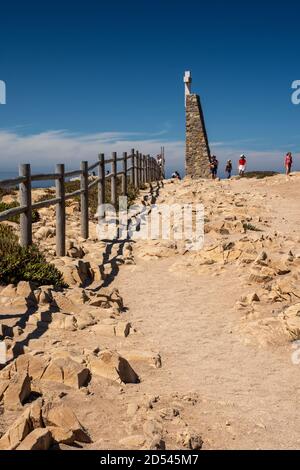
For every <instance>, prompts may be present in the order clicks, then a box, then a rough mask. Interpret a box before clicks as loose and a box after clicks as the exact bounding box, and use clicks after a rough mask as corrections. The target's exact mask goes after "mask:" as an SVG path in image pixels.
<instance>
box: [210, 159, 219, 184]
mask: <svg viewBox="0 0 300 470" xmlns="http://www.w3.org/2000/svg"><path fill="white" fill-rule="evenodd" d="M209 166H210V171H211V176H212V179H213V180H215V179H216V177H217V174H218V166H219V162H218V160H217V157H216V156H215V155H213V156H212V157H211V162H210V165H209Z"/></svg>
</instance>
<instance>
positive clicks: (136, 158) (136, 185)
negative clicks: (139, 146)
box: [133, 152, 139, 188]
mask: <svg viewBox="0 0 300 470" xmlns="http://www.w3.org/2000/svg"><path fill="white" fill-rule="evenodd" d="M138 154H139V152H136V153H135V154H134V159H133V160H134V186H135V187H136V188H138V187H139V179H138Z"/></svg>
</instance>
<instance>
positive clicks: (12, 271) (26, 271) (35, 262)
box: [0, 224, 65, 288]
mask: <svg viewBox="0 0 300 470" xmlns="http://www.w3.org/2000/svg"><path fill="white" fill-rule="evenodd" d="M19 281H32V282H34V283H36V285H37V286H42V285H54V286H55V287H57V288H60V287H65V284H64V282H63V276H62V274H61V273H60V272H59V271H58V270H57V269H56V267H55V266H54V265H53V264H51V263H48V262H47V261H46V258H45V256H44V255H43V254H42V253H40V252H39V250H38V248H37V247H36V246H34V245H33V246H31V247H28V248H22V247H21V246H20V245H19V243H18V237H17V236H16V234H15V233H14V231H13V230H12V228H11V227H9V226H8V225H4V224H0V282H1V283H3V284H17V283H18V282H19Z"/></svg>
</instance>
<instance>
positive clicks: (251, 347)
mask: <svg viewBox="0 0 300 470" xmlns="http://www.w3.org/2000/svg"><path fill="white" fill-rule="evenodd" d="M299 183H300V174H297V175H294V176H293V177H292V178H291V179H290V181H289V182H287V181H286V179H285V177H284V176H283V175H281V176H276V177H272V178H268V179H264V180H253V179H251V180H247V179H244V180H233V181H221V182H215V183H214V182H206V183H204V186H203V190H202V189H201V190H200V191H198V193H197V191H196V190H195V191H194V187H193V184H194V183H191V184H190V183H188V182H186V181H183V182H181V183H179V182H177V183H174V184H172V183H170V182H166V184H165V187H164V188H162V189H161V190H160V195H159V197H158V200H157V202H158V203H160V202H164V203H165V202H169V203H172V202H178V201H179V202H180V201H181V202H187V200H189V199H191V200H192V201H193V202H198V199H199V202H201V200H202V199H203V198H202V194H203V195H204V196H205V198H206V199H205V198H204V200H203V201H202V202H204V205H205V213H206V216H209V217H210V218H211V221H210V222H214V218H215V216H216V214H218V216H219V218H220V219H223V218H225V215H224V214H225V213H226V214H227V215H228V214H229V215H230V214H231V211H232V213H233V212H234V211H239V210H240V209H241V206H244V209H243V207H242V210H244V211H245V212H246V213H247V211H248V212H250V211H253V213H254V214H256V215H255V216H253V217H254V218H253V220H254V219H255V217H258V216H259V219H257V220H259V221H258V222H257V221H256V222H255V224H257V225H259V226H260V227H261V229H262V231H261V232H257V233H256V232H254V233H253V232H251V233H248V234H247V236H249V237H254V238H255V237H258V238H259V237H261V236H263V237H265V239H267V237H268V236H270V237H272V239H273V240H274V239H277V238H280V240H281V248H278V246H279V245H276V244H275V245H274V247H273V248H272V245H271V246H270V248H268V250H269V251H270V253H271V255H272V256H273V255H274V257H275V258H276V257H278V256H286V254H287V252H288V251H289V250H290V249H291V246H292V247H293V251H295V250H296V252H297V253H298V254H299V253H300V234H299V226H300V217H299V216H300V208H299V200H300V184H299ZM198 189H199V188H198ZM201 191H202V192H201ZM226 195H227V196H228V195H229V196H228V199H227V202H226V204H225V203H223V201H225V199H224V198H225V196H226ZM227 196H226V197H227ZM232 201H233V202H232ZM241 201H242V202H241ZM212 206H213V207H214V211H213V213H212V212H211V208H212ZM72 217H73V216H72ZM70 220H73V219H70ZM255 220H256V219H255ZM253 223H254V222H253ZM73 226H74V227H78V226H79V224H78V222H76V221H73ZM72 230H73V232H74V230H75V228H72ZM75 235H76V234H75ZM75 235H74V233H73V234H72V237H73V238H74V236H75ZM244 236H245V235H243V234H241V233H239V234H238V233H233V234H230V235H228V236H225V237H223V235H220V234H216V233H215V234H214V232H211V233H209V234H208V235H206V237H205V239H206V243H208V242H211V240H213V237H215V240H217V241H218V243H219V242H220V241H221V243H222V241H223V238H224V240H227V241H228V240H229V239H231V238H230V237H232V239H233V240H238V239H240V238H242V237H244ZM222 237H223V238H222ZM75 238H76V237H75ZM45 243H46V244H47V243H49V242H47V241H46V242H45ZM83 247H88V248H89V251H90V255H91V253H92V255H93V256H94V258H95V259H102V252H101V250H103V244H101V249H100V245H99V246H98V244H97V242H96V241H95V242H92V241H89V242H88V244H87V243H86V244H84V243H83ZM145 249H146V250H147V242H145V244H144V242H141V241H140V242H138V243H136V244H135V243H133V255H134V260H135V264H133V265H130V264H128V265H126V264H125V265H123V264H121V265H116V263H115V256H116V254H117V253H116V252H117V245H116V246H112V247H111V248H109V249H108V250H107V247H106V253H108V255H107V256H106V257H105V264H106V272H107V273H109V272H110V271H111V276H108V281H107V282H106V284H108V285H109V287H110V288H111V287H117V288H118V289H119V291H120V294H121V296H122V297H123V300H124V304H125V307H126V312H124V313H123V314H122V316H123V319H124V320H128V321H130V322H131V324H132V326H133V328H134V330H135V332H134V331H132V334H130V335H129V336H128V337H127V338H124V337H123V338H121V337H114V338H111V337H106V336H103V335H101V334H100V335H99V333H98V332H97V325H96V326H91V327H88V328H86V329H84V330H80V331H74V332H70V331H59V332H57V331H55V330H54V331H52V330H48V331H46V332H44V333H43V335H42V336H41V337H38V338H36V339H33V340H32V341H31V344H30V347H33V348H35V349H37V348H40V349H41V350H42V351H43V350H44V351H47V350H48V349H49V348H55V347H56V345H57V347H63V348H66V349H67V350H68V351H71V352H72V351H76V353H78V351H81V352H82V351H83V350H84V349H86V348H87V349H89V350H92V349H93V348H95V347H97V346H98V347H99V348H100V349H105V348H110V349H113V350H117V351H119V352H120V354H122V355H123V356H124V357H125V358H128V360H129V362H130V363H131V364H132V366H133V368H134V369H135V370H136V372H137V373H138V374H139V376H140V378H141V382H140V383H139V384H128V385H124V386H123V385H122V386H120V385H119V384H116V383H111V382H108V381H107V380H105V379H101V378H99V377H93V379H92V381H91V383H90V384H89V385H88V387H86V388H83V389H81V390H72V389H70V388H66V387H64V386H61V385H57V384H54V385H53V386H50V385H49V387H48V389H47V391H46V392H45V398H49V397H50V398H51V399H52V398H53V397H54V398H55V396H56V395H57V394H58V393H59V392H62V391H63V392H64V396H63V398H61V400H62V401H63V402H64V403H65V404H67V405H69V406H71V407H72V409H73V410H74V411H76V414H77V416H78V418H79V419H80V421H81V423H83V424H84V426H85V427H86V429H88V431H89V433H90V435H91V437H92V439H93V443H92V444H90V445H84V446H83V447H85V448H90V449H118V448H121V449H122V448H123V449H131V448H143V447H144V448H145V444H143V443H140V442H139V441H140V440H141V436H142V435H144V434H147V429H148V428H147V427H149V426H150V427H151V426H159V427H160V426H161V427H162V436H163V439H164V441H165V443H166V448H167V449H173V448H186V446H184V445H183V443H182V440H181V438H178V434H181V433H183V432H184V430H185V429H188V430H189V432H190V433H195V435H198V436H199V435H200V436H201V437H202V439H203V441H204V444H203V448H204V449H298V448H299V447H300V417H299V414H298V413H297V409H298V404H299V400H300V385H299V373H300V369H299V367H300V365H298V366H297V365H295V364H293V363H292V360H291V355H292V352H293V351H294V350H293V348H292V342H291V341H284V342H276V340H274V342H273V343H272V342H271V343H270V344H262V343H261V342H255V341H252V340H251V341H250V340H249V337H248V336H247V334H246V333H245V328H244V327H245V325H247V322H248V320H247V319H246V320H245V319H244V320H243V313H242V312H241V311H240V310H239V309H237V308H236V304H237V302H238V301H239V300H240V299H241V296H242V295H244V294H248V293H249V292H253V291H254V290H256V287H255V286H253V283H252V284H251V283H249V271H250V266H249V265H245V266H242V267H241V266H240V265H239V264H237V263H229V264H227V265H225V266H220V264H218V263H217V264H215V265H212V266H204V267H201V269H199V266H198V264H199V263H198V261H197V263H198V264H197V263H196V268H197V270H198V271H197V272H195V271H193V270H191V269H189V267H188V263H187V264H186V265H184V263H186V259H187V258H186V256H185V255H183V253H182V252H180V251H175V250H173V251H172V250H170V253H169V255H168V256H162V257H156V256H154V257H153V256H151V257H150V258H151V259H147V257H145V256H142V253H143V250H145ZM151 249H153V247H151V246H150V248H149V250H150V252H151ZM93 250H94V251H93ZM97 250H98V251H99V253H98V252H97ZM272 250H273V251H272ZM97 253H98V254H97ZM297 253H295V254H297ZM188 256H189V255H188ZM188 259H189V258H188ZM180 263H181V264H180ZM182 263H183V264H182ZM289 276H290V278H291V279H293V280H294V281H295V282H296V281H297V282H298V283H299V265H298V264H295V265H293V268H292V272H291V274H290V275H289ZM277 277H278V276H277ZM290 278H289V279H290ZM272 282H273V281H272ZM262 298H263V297H262ZM284 306H285V304H276V305H272V304H271V303H270V302H267V301H266V302H264V301H262V302H260V305H259V306H258V307H259V308H258V307H256V306H255V308H256V309H258V310H255V314H257V315H259V318H264V317H269V316H270V315H272V314H274V315H276V314H277V313H276V312H277V311H278V312H279V311H280V310H282V308H283V307H284ZM272 309H273V310H272ZM257 312H258V313H257ZM4 313H5V312H4V309H3V312H2V314H4ZM244 317H245V318H246V317H247V315H244ZM249 318H250V317H249ZM254 331H256V330H254ZM259 334H260V333H259V330H257V336H258V337H259ZM254 336H255V335H254ZM254 339H255V338H254ZM134 351H150V352H156V353H160V355H161V358H162V367H161V368H154V367H150V366H149V364H147V363H146V362H147V361H146V362H145V361H135V360H131V359H130V354H132V352H134ZM149 401H150V402H151V404H150V406H149ZM136 405H137V407H136V409H135V408H134V407H135V406H136ZM139 413H140V415H139ZM15 418H16V415H15V414H11V413H3V410H1V409H0V431H1V430H2V431H3V432H5V430H6V429H7V428H8V427H9V426H10V425H11V423H12V422H13V420H14V419H15ZM149 423H150V424H149ZM153 423H154V424H153ZM124 438H125V441H124ZM126 439H128V440H126ZM147 445H149V442H148V444H146V448H147ZM62 447H63V446H62ZM148 448H149V447H148Z"/></svg>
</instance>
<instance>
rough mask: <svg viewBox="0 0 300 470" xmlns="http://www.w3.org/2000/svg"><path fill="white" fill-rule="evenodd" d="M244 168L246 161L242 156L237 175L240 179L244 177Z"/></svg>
mask: <svg viewBox="0 0 300 470" xmlns="http://www.w3.org/2000/svg"><path fill="white" fill-rule="evenodd" d="M246 166H247V160H246V157H245V155H244V154H242V155H241V157H240V159H239V175H240V176H241V177H243V176H245V171H246Z"/></svg>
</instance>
